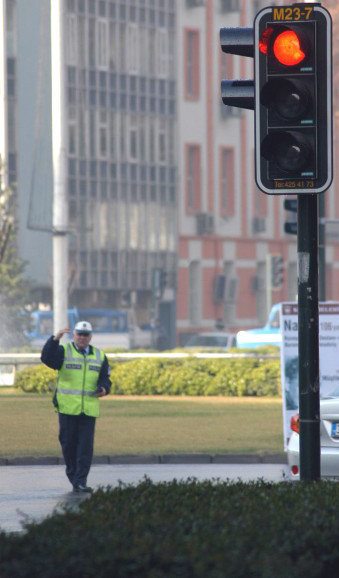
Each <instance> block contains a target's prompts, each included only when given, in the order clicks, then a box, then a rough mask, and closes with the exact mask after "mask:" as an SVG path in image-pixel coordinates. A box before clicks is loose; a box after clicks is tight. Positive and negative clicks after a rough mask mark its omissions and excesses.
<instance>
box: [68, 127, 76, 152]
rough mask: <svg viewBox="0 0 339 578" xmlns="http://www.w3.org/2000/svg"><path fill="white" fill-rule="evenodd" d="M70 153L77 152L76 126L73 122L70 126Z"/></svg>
mask: <svg viewBox="0 0 339 578" xmlns="http://www.w3.org/2000/svg"><path fill="white" fill-rule="evenodd" d="M68 153H69V154H70V155H75V154H76V128H75V125H73V124H71V125H69V127H68Z"/></svg>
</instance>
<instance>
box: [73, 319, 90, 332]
mask: <svg viewBox="0 0 339 578" xmlns="http://www.w3.org/2000/svg"><path fill="white" fill-rule="evenodd" d="M74 331H75V332H76V333H92V325H91V324H90V323H89V321H78V323H77V324H76V325H75V327H74Z"/></svg>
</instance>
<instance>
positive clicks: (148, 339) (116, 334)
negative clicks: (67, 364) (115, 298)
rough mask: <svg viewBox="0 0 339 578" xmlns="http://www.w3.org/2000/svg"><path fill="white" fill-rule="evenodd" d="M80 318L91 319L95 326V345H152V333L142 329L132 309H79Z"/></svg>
mask: <svg viewBox="0 0 339 578" xmlns="http://www.w3.org/2000/svg"><path fill="white" fill-rule="evenodd" d="M79 316H80V319H84V320H86V321H89V322H90V323H91V325H92V327H93V345H97V347H102V348H107V347H118V348H123V349H133V348H138V347H150V346H151V344H152V334H151V331H150V330H148V331H147V330H142V329H141V328H140V327H139V326H138V324H137V323H136V319H135V316H134V313H133V311H132V310H130V309H123V310H114V309H100V308H92V309H79Z"/></svg>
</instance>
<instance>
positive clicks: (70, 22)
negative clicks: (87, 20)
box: [66, 14, 77, 64]
mask: <svg viewBox="0 0 339 578" xmlns="http://www.w3.org/2000/svg"><path fill="white" fill-rule="evenodd" d="M66 26H67V51H66V54H67V63H68V64H76V63H77V19H76V16H75V14H67V22H66Z"/></svg>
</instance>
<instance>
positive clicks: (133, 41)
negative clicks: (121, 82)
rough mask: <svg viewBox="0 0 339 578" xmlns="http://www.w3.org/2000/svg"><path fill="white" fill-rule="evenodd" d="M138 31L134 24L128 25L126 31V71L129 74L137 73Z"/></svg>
mask: <svg viewBox="0 0 339 578" xmlns="http://www.w3.org/2000/svg"><path fill="white" fill-rule="evenodd" d="M138 32H139V30H138V27H137V26H136V25H135V24H129V25H128V29H127V46H126V52H127V54H128V71H129V73H130V74H137V73H138V72H139V34H138Z"/></svg>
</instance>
